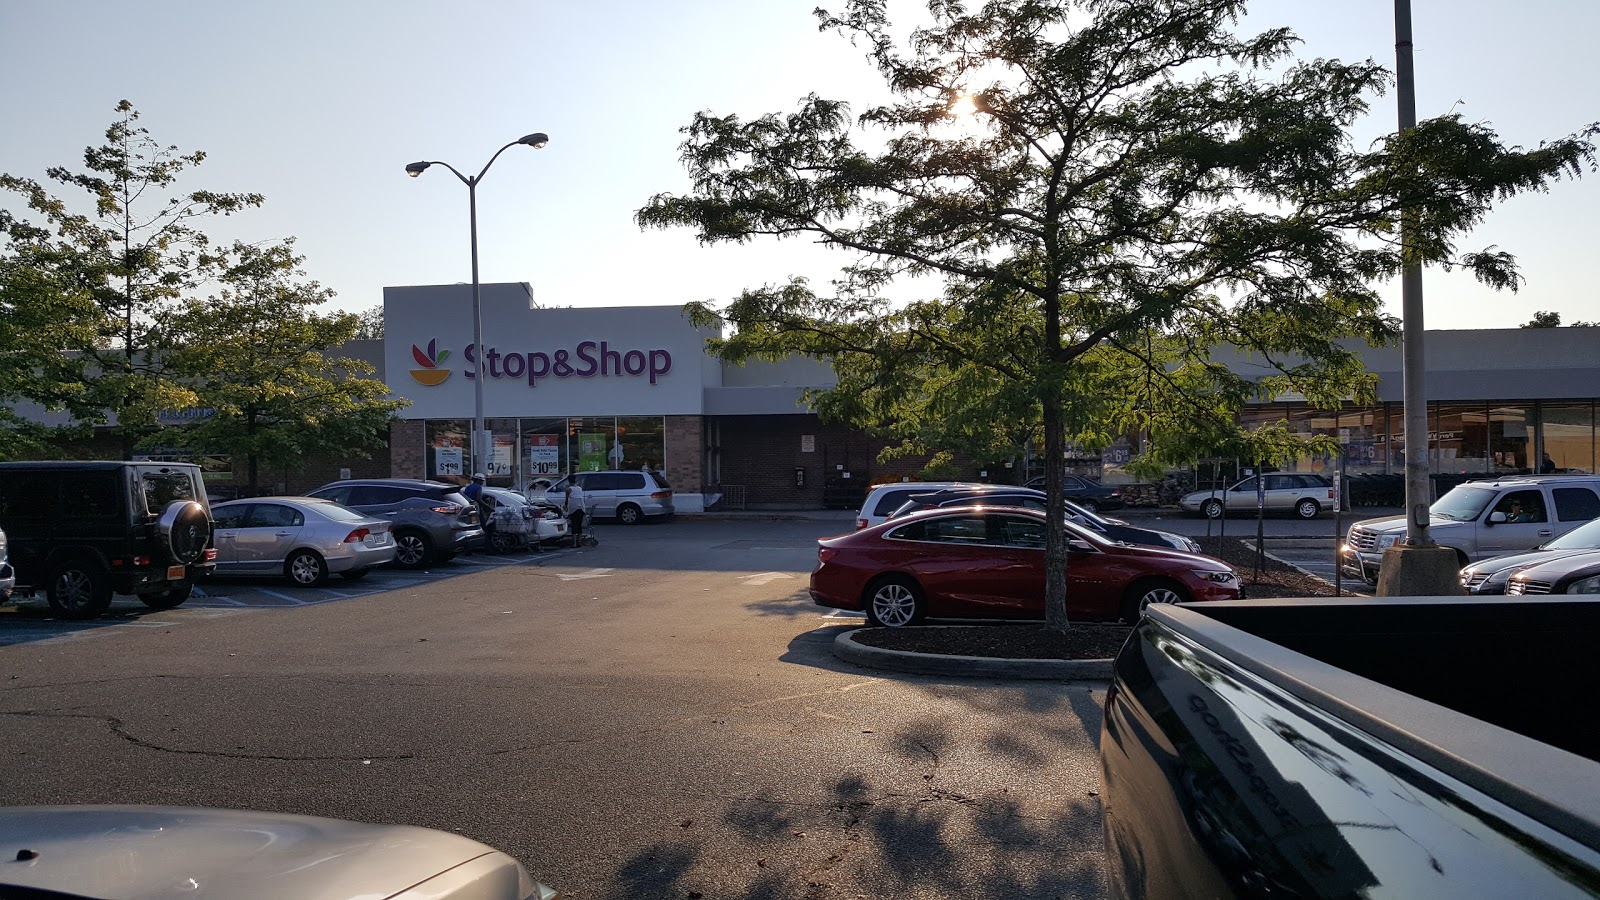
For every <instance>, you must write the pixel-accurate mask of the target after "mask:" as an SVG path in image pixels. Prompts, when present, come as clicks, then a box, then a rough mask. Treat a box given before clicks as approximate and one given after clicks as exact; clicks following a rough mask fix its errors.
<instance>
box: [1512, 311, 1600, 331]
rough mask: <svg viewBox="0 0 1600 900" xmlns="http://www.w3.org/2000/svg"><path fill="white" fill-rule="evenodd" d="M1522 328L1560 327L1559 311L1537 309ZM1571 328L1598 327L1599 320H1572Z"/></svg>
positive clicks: (1599, 324)
mask: <svg viewBox="0 0 1600 900" xmlns="http://www.w3.org/2000/svg"><path fill="white" fill-rule="evenodd" d="M1522 327H1523V328H1560V327H1561V313H1558V312H1554V311H1550V310H1543V309H1541V310H1539V311H1538V312H1536V313H1534V314H1533V321H1531V322H1529V323H1527V324H1526V325H1523V326H1522ZM1572 327H1573V328H1600V322H1573V323H1572Z"/></svg>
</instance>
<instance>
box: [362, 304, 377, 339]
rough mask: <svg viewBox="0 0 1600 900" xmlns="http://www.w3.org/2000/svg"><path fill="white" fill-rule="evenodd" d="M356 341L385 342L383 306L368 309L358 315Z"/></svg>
mask: <svg viewBox="0 0 1600 900" xmlns="http://www.w3.org/2000/svg"><path fill="white" fill-rule="evenodd" d="M356 318H357V325H356V340H360V341H381V340H383V304H381V303H380V304H378V305H377V306H372V307H368V308H367V309H364V310H362V311H361V312H359V313H357V314H356Z"/></svg>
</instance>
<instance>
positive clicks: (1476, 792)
mask: <svg viewBox="0 0 1600 900" xmlns="http://www.w3.org/2000/svg"><path fill="white" fill-rule="evenodd" d="M1597 675H1600V602H1585V601H1574V600H1527V599H1520V598H1519V599H1518V600H1516V601H1508V600H1506V599H1504V598H1463V597H1449V598H1392V597H1390V598H1381V599H1367V600H1347V599H1339V600H1333V599H1329V600H1245V601H1233V602H1222V603H1208V604H1198V605H1188V606H1173V607H1152V608H1151V609H1150V610H1149V611H1148V613H1147V616H1146V617H1145V618H1144V619H1143V620H1142V621H1141V623H1140V624H1139V626H1138V627H1137V628H1136V629H1135V631H1134V634H1133V636H1132V637H1131V638H1130V639H1129V641H1128V644H1127V645H1126V646H1125V647H1124V648H1123V650H1122V652H1121V654H1120V655H1119V656H1118V658H1117V661H1116V667H1115V676H1114V680H1113V684H1112V687H1111V690H1110V692H1109V693H1108V696H1107V701H1106V716H1105V726H1104V734H1103V736H1102V742H1101V757H1102V765H1103V775H1104V781H1105V791H1104V800H1105V828H1106V847H1107V853H1108V855H1109V858H1110V866H1109V869H1110V874H1111V882H1112V885H1113V894H1114V895H1115V896H1123V897H1140V898H1146V897H1148V898H1168V897H1230V896H1237V897H1351V896H1370V897H1379V896H1383V897H1416V898H1424V897H1449V898H1453V900H1454V898H1472V897H1482V898H1504V897H1530V898H1531V897H1539V898H1547V897H1588V896H1600V762H1597V761H1596V760H1600V726H1597V725H1596V723H1595V721H1594V717H1593V714H1592V709H1593V708H1594V703H1593V701H1592V700H1591V698H1592V697H1593V694H1594V692H1595V690H1596V689H1597V687H1600V678H1597V677H1596V676H1597Z"/></svg>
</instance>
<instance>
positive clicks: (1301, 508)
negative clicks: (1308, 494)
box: [1294, 499, 1322, 519]
mask: <svg viewBox="0 0 1600 900" xmlns="http://www.w3.org/2000/svg"><path fill="white" fill-rule="evenodd" d="M1294 511H1295V512H1296V513H1298V514H1299V515H1300V518H1302V519H1315V518H1316V517H1317V513H1319V512H1322V505H1321V504H1320V503H1318V502H1317V501H1315V500H1311V499H1306V500H1301V501H1300V502H1299V503H1297V504H1295V507H1294Z"/></svg>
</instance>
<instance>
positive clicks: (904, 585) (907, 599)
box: [863, 575, 928, 628]
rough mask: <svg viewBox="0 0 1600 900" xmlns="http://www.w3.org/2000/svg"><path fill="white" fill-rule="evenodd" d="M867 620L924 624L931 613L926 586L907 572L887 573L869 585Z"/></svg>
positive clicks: (886, 625)
mask: <svg viewBox="0 0 1600 900" xmlns="http://www.w3.org/2000/svg"><path fill="white" fill-rule="evenodd" d="M863 605H864V606H865V607H866V613H867V623H868V624H871V625H878V626H881V627H884V628H901V627H904V626H906V625H918V624H921V622H922V620H923V618H924V617H926V616H927V614H928V602H927V600H925V599H923V596H922V588H920V587H918V586H917V583H916V582H915V581H912V580H911V579H909V578H907V577H905V576H904V575H887V576H885V577H883V578H879V579H877V580H876V581H874V582H872V584H870V585H868V586H867V602H866V603H865V604H863Z"/></svg>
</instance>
